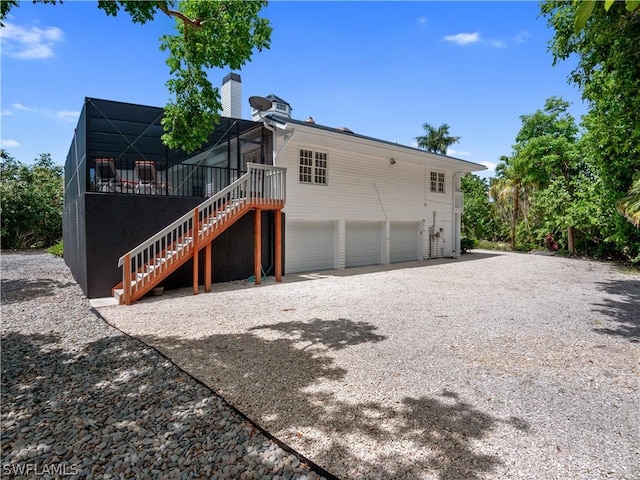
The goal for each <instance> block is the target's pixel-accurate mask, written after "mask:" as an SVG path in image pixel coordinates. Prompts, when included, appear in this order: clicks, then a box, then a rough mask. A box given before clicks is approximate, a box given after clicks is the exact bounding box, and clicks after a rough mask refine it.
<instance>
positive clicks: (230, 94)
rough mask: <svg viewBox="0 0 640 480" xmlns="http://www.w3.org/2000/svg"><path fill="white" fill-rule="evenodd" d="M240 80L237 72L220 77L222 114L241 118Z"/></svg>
mask: <svg viewBox="0 0 640 480" xmlns="http://www.w3.org/2000/svg"><path fill="white" fill-rule="evenodd" d="M241 82H242V81H241V80H240V75H238V74H237V73H233V72H232V73H230V74H229V75H227V76H226V77H224V78H223V79H222V92H221V97H222V116H223V117H231V118H242V99H241V96H242V83H241Z"/></svg>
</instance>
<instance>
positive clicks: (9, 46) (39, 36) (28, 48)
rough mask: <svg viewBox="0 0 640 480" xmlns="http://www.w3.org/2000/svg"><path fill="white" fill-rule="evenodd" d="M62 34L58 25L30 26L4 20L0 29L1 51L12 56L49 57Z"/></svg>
mask: <svg viewBox="0 0 640 480" xmlns="http://www.w3.org/2000/svg"><path fill="white" fill-rule="evenodd" d="M62 36H63V33H62V30H60V29H59V28H58V27H46V28H39V27H33V26H31V27H30V26H22V25H16V24H14V23H10V22H6V21H5V22H4V27H2V29H1V30H0V38H1V39H2V53H3V54H6V55H8V56H10V57H14V58H28V59H42V58H50V57H53V56H54V54H53V46H54V45H55V44H56V43H57V42H59V41H60V40H62Z"/></svg>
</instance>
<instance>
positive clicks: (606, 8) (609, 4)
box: [604, 0, 615, 12]
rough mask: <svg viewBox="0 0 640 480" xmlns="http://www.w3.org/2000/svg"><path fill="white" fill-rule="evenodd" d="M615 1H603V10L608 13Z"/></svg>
mask: <svg viewBox="0 0 640 480" xmlns="http://www.w3.org/2000/svg"><path fill="white" fill-rule="evenodd" d="M613 2H615V0H604V9H605V10H606V11H607V12H608V11H609V9H610V8H611V5H613Z"/></svg>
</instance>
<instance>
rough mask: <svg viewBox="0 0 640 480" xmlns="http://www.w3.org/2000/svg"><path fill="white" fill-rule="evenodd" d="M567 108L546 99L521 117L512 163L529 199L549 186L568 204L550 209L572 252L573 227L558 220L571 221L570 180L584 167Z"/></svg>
mask: <svg viewBox="0 0 640 480" xmlns="http://www.w3.org/2000/svg"><path fill="white" fill-rule="evenodd" d="M568 109H569V103H568V102H566V101H565V100H563V99H561V98H558V97H550V98H548V99H547V100H546V101H545V105H544V108H543V109H542V110H537V111H536V112H535V113H533V114H531V115H522V116H521V117H520V119H521V120H522V127H521V128H520V131H519V132H518V134H517V136H516V144H515V145H514V155H513V162H512V163H513V168H515V169H516V170H518V171H519V172H521V175H522V184H523V185H525V186H526V188H527V189H528V190H529V193H530V196H531V198H532V200H533V199H535V195H536V194H538V195H539V192H542V191H544V190H545V189H547V188H548V187H549V186H550V185H551V184H552V183H553V185H554V189H555V191H557V194H559V195H560V192H559V191H558V189H559V190H561V191H562V194H561V196H563V197H566V199H567V200H568V201H567V202H563V203H561V204H558V205H556V207H555V208H554V211H553V216H554V217H555V218H556V219H557V220H558V222H557V225H555V226H554V227H555V228H557V227H559V226H560V224H562V226H563V227H564V228H565V229H566V232H567V235H566V240H567V249H568V250H569V252H571V253H573V251H574V227H575V226H574V225H571V224H567V223H566V222H560V218H564V219H565V220H566V219H568V218H571V215H567V214H568V212H569V211H570V210H571V209H572V208H573V207H574V204H573V203H572V202H573V200H574V196H575V195H574V193H575V187H576V185H575V183H574V180H575V179H576V178H577V175H578V172H579V171H580V169H581V168H584V167H583V166H582V165H581V162H580V161H579V155H578V149H577V134H578V126H577V125H576V122H575V119H574V118H573V117H572V116H571V115H570V114H569V113H568ZM565 193H566V195H565ZM525 219H527V217H525ZM527 220H528V219H527ZM555 228H554V229H555ZM547 233H548V232H547ZM545 235H546V233H545Z"/></svg>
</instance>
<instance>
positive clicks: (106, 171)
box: [95, 158, 122, 192]
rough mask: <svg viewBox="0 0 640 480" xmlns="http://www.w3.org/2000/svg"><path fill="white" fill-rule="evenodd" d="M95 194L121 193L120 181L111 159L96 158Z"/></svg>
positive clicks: (113, 161) (114, 163)
mask: <svg viewBox="0 0 640 480" xmlns="http://www.w3.org/2000/svg"><path fill="white" fill-rule="evenodd" d="M95 165H96V192H118V191H122V180H120V177H119V176H118V172H117V171H116V162H115V160H114V159H113V158H96V159H95Z"/></svg>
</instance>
